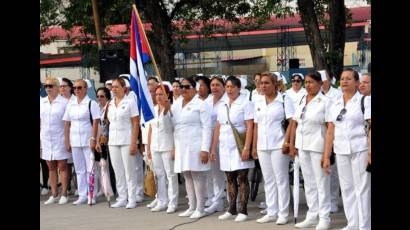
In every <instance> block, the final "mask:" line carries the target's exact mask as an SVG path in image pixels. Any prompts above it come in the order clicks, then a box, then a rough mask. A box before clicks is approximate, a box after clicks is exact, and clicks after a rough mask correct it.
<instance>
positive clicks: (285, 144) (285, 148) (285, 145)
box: [282, 142, 290, 154]
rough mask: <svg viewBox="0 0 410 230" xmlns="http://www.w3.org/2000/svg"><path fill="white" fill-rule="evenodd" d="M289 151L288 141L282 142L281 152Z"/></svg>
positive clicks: (287, 152)
mask: <svg viewBox="0 0 410 230" xmlns="http://www.w3.org/2000/svg"><path fill="white" fill-rule="evenodd" d="M289 152H290V147H289V143H287V142H283V145H282V153H283V154H289Z"/></svg>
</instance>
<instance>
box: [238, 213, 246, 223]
mask: <svg viewBox="0 0 410 230" xmlns="http://www.w3.org/2000/svg"><path fill="white" fill-rule="evenodd" d="M247 219H248V215H245V214H242V213H239V214H238V216H236V218H235V221H236V222H243V221H245V220H247Z"/></svg>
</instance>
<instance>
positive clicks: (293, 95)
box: [285, 88, 307, 108]
mask: <svg viewBox="0 0 410 230" xmlns="http://www.w3.org/2000/svg"><path fill="white" fill-rule="evenodd" d="M285 94H286V96H288V97H289V98H290V100H291V101H292V103H293V108H297V107H298V105H299V103H300V100H302V97H303V96H306V94H307V93H306V89H305V88H301V89H300V90H299V91H298V92H296V91H295V90H293V88H290V89H288V90H286V92H285Z"/></svg>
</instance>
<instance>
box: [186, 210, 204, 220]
mask: <svg viewBox="0 0 410 230" xmlns="http://www.w3.org/2000/svg"><path fill="white" fill-rule="evenodd" d="M205 215H206V213H205V212H199V211H195V212H194V213H192V215H191V216H189V218H190V219H198V218H201V217H203V216H205Z"/></svg>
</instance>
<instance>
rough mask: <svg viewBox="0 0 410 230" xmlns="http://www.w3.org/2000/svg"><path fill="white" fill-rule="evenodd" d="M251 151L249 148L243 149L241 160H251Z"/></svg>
mask: <svg viewBox="0 0 410 230" xmlns="http://www.w3.org/2000/svg"><path fill="white" fill-rule="evenodd" d="M249 154H250V153H249V149H248V148H243V150H242V154H241V159H242V161H247V160H249Z"/></svg>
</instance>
